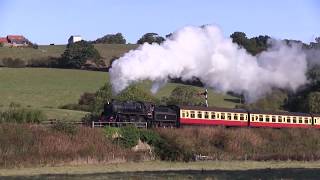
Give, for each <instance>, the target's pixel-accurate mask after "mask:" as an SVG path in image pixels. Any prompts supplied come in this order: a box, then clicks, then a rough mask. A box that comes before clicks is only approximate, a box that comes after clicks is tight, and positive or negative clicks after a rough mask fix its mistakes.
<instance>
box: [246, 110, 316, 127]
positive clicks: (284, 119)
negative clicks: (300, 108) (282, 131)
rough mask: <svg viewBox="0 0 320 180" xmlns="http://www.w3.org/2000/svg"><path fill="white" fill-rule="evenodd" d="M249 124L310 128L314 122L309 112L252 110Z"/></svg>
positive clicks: (253, 125)
mask: <svg viewBox="0 0 320 180" xmlns="http://www.w3.org/2000/svg"><path fill="white" fill-rule="evenodd" d="M249 124H250V126H251V127H272V128H293V127H296V128H310V127H312V125H313V122H312V117H311V116H310V114H307V113H293V112H259V111H251V112H250V123H249Z"/></svg>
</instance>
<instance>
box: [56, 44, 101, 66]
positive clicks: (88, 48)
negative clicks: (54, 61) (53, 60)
mask: <svg viewBox="0 0 320 180" xmlns="http://www.w3.org/2000/svg"><path fill="white" fill-rule="evenodd" d="M87 60H91V61H93V62H94V63H96V64H99V63H100V60H101V56H100V54H99V52H98V51H97V50H96V49H95V48H94V46H93V45H92V44H90V43H88V42H86V41H79V42H76V43H72V44H68V45H67V48H66V50H65V51H64V53H63V54H62V55H61V58H60V60H59V66H60V67H63V68H76V69H78V68H81V67H82V66H83V65H84V64H85V63H86V61H87Z"/></svg>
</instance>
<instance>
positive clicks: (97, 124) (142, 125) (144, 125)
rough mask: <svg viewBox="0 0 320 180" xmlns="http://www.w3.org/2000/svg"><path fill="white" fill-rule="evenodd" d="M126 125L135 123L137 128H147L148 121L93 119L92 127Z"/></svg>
mask: <svg viewBox="0 0 320 180" xmlns="http://www.w3.org/2000/svg"><path fill="white" fill-rule="evenodd" d="M126 125H134V126H136V127H137V128H147V127H148V126H147V125H148V124H147V122H96V121H92V128H95V127H105V126H113V127H121V126H126Z"/></svg>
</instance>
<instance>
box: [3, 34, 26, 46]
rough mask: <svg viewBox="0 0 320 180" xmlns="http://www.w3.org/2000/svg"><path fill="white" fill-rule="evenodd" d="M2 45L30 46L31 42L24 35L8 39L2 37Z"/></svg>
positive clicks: (8, 37) (12, 36)
mask: <svg viewBox="0 0 320 180" xmlns="http://www.w3.org/2000/svg"><path fill="white" fill-rule="evenodd" d="M0 43H2V44H4V45H5V46H15V47H18V46H28V45H29V44H30V42H29V40H28V39H27V38H25V37H24V36H22V35H8V36H7V37H0Z"/></svg>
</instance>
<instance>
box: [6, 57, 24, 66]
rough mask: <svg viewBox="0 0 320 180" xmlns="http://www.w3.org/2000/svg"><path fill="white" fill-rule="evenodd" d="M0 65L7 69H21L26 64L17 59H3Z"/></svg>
mask: <svg viewBox="0 0 320 180" xmlns="http://www.w3.org/2000/svg"><path fill="white" fill-rule="evenodd" d="M2 64H3V66H5V67H9V68H22V67H25V66H26V62H25V61H23V60H21V59H19V58H15V59H12V58H4V59H3V60H2Z"/></svg>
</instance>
